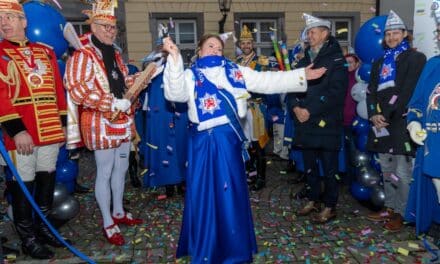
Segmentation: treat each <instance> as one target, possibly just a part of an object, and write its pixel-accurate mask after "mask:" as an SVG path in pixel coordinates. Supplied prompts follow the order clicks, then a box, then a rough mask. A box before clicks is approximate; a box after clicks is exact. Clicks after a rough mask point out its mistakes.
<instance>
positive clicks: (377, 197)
mask: <svg viewBox="0 0 440 264" xmlns="http://www.w3.org/2000/svg"><path fill="white" fill-rule="evenodd" d="M370 199H371V203H372V204H374V205H375V206H377V207H383V206H384V205H385V191H384V189H383V187H382V186H374V187H373V190H372V191H371V197H370Z"/></svg>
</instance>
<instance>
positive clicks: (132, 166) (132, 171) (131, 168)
mask: <svg viewBox="0 0 440 264" xmlns="http://www.w3.org/2000/svg"><path fill="white" fill-rule="evenodd" d="M128 175H130V183H131V186H133V187H135V188H139V187H141V181H140V180H139V178H138V162H137V160H136V151H130V156H129V165H128Z"/></svg>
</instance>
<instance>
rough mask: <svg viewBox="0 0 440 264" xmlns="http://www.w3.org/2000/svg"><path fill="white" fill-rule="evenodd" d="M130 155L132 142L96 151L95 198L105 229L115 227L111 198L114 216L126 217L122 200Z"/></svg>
mask: <svg viewBox="0 0 440 264" xmlns="http://www.w3.org/2000/svg"><path fill="white" fill-rule="evenodd" d="M129 154H130V142H125V143H122V144H121V145H120V146H119V147H118V148H112V149H104V150H95V160H96V182H95V197H96V201H97V202H98V206H99V208H100V209H101V214H102V218H103V220H104V227H108V226H110V225H113V219H112V217H111V213H110V198H111V197H112V198H113V216H116V215H119V217H121V216H123V215H124V209H123V207H122V199H123V196H124V184H125V174H126V173H127V169H128V162H129V160H128V156H129Z"/></svg>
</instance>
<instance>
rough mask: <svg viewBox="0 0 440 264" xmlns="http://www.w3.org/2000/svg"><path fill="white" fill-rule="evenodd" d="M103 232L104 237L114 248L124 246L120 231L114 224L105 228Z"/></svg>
mask: <svg viewBox="0 0 440 264" xmlns="http://www.w3.org/2000/svg"><path fill="white" fill-rule="evenodd" d="M102 230H103V231H104V236H105V238H107V241H108V242H109V243H110V244H113V245H116V246H122V245H124V244H125V240H124V237H123V236H122V235H121V230H120V229H119V227H118V226H117V225H116V224H113V225H110V226H107V227H106V228H103V229H102Z"/></svg>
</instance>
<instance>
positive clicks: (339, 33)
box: [329, 18, 352, 49]
mask: <svg viewBox="0 0 440 264" xmlns="http://www.w3.org/2000/svg"><path fill="white" fill-rule="evenodd" d="M329 20H330V21H331V22H332V35H333V36H334V37H335V38H336V39H337V40H338V41H339V44H340V45H341V47H342V48H343V49H344V47H345V49H348V47H351V43H352V41H351V35H352V33H351V20H350V19H347V18H329Z"/></svg>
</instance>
